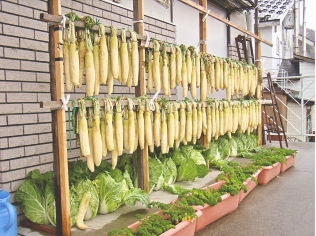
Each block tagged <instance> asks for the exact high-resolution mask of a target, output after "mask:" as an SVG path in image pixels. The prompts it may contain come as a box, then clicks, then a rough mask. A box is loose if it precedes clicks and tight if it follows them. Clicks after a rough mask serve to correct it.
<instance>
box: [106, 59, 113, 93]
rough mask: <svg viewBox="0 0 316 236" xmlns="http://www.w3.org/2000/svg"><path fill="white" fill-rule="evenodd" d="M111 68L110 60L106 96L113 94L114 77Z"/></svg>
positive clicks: (109, 62)
mask: <svg viewBox="0 0 316 236" xmlns="http://www.w3.org/2000/svg"><path fill="white" fill-rule="evenodd" d="M111 68H112V66H111V60H108V79H107V83H108V95H111V94H112V93H113V87H114V77H113V75H112V69H111Z"/></svg>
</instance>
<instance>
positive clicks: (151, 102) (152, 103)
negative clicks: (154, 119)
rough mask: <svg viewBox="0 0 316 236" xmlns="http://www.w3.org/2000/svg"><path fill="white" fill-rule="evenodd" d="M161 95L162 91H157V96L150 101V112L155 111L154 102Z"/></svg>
mask: <svg viewBox="0 0 316 236" xmlns="http://www.w3.org/2000/svg"><path fill="white" fill-rule="evenodd" d="M159 93H160V90H159V91H157V92H156V93H155V95H154V96H153V98H152V99H150V100H149V106H150V110H152V111H154V110H155V104H154V100H155V99H156V98H157V97H158V95H159Z"/></svg>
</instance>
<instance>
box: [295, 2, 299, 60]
mask: <svg viewBox="0 0 316 236" xmlns="http://www.w3.org/2000/svg"><path fill="white" fill-rule="evenodd" d="M298 8H299V1H298V0H295V2H294V54H299V51H298V31H299V12H298Z"/></svg>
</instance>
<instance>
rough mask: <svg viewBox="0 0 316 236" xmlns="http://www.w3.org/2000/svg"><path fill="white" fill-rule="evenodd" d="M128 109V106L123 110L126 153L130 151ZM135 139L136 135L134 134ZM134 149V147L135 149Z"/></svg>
mask: <svg viewBox="0 0 316 236" xmlns="http://www.w3.org/2000/svg"><path fill="white" fill-rule="evenodd" d="M128 114H129V113H128V109H127V106H125V107H124V109H123V133H124V135H123V149H124V150H126V151H129V141H128V140H129V132H128V123H129V122H128V121H129V119H128ZM133 138H134V134H133ZM133 148H134V147H133Z"/></svg>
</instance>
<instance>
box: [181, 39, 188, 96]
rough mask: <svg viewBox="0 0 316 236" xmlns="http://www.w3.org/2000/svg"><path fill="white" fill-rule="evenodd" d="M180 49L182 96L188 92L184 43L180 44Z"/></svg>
mask: <svg viewBox="0 0 316 236" xmlns="http://www.w3.org/2000/svg"><path fill="white" fill-rule="evenodd" d="M180 48H181V51H182V70H181V84H182V97H184V98H186V97H187V92H188V72H187V63H186V51H187V48H186V46H185V45H183V44H181V45H180Z"/></svg>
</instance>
